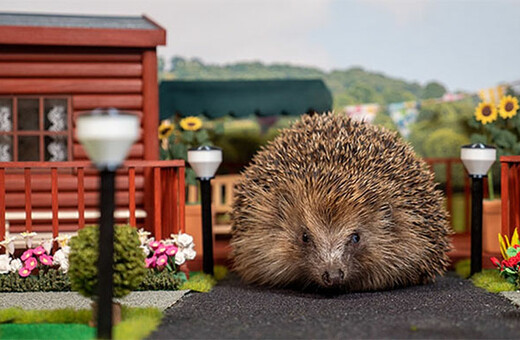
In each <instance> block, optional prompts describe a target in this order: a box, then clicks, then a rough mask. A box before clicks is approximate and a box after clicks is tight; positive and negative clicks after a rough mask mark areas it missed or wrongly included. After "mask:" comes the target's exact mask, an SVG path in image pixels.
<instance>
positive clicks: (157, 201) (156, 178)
mask: <svg viewBox="0 0 520 340" xmlns="http://www.w3.org/2000/svg"><path fill="white" fill-rule="evenodd" d="M153 183H154V191H153V197H154V202H153V203H154V204H153V205H154V236H155V239H156V240H160V239H162V232H161V229H162V223H161V168H159V167H154V169H153Z"/></svg>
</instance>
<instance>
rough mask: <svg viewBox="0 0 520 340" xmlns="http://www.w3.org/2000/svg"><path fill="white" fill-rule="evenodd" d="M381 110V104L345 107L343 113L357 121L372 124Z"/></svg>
mask: <svg viewBox="0 0 520 340" xmlns="http://www.w3.org/2000/svg"><path fill="white" fill-rule="evenodd" d="M379 110H380V105H379V104H361V105H348V106H345V107H344V109H343V111H344V112H345V114H346V115H347V116H349V117H350V118H352V119H353V120H357V121H364V122H368V123H372V122H373V121H374V118H375V117H376V115H377V113H378V112H379Z"/></svg>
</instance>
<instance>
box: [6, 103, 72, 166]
mask: <svg viewBox="0 0 520 340" xmlns="http://www.w3.org/2000/svg"><path fill="white" fill-rule="evenodd" d="M0 99H10V100H11V105H12V107H11V115H12V117H11V122H12V129H11V131H0V136H11V138H12V139H11V142H12V156H13V157H12V160H11V162H24V161H19V160H18V138H19V137H20V136H36V137H39V150H38V155H39V160H37V161H34V162H51V161H46V160H45V137H47V136H50V137H52V136H65V138H66V139H67V161H72V160H73V158H72V155H73V152H72V150H73V144H72V143H73V140H72V131H73V126H72V115H73V111H72V97H71V96H70V95H56V94H54V95H21V96H17V95H12V96H5V95H0ZM19 99H38V118H39V125H38V130H29V131H28V130H18V100H19ZM45 99H63V100H66V101H67V105H66V106H67V129H66V130H64V131H49V130H45V112H44V111H45V106H44V105H45ZM51 163H52V162H51Z"/></svg>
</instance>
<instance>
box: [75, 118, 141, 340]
mask: <svg viewBox="0 0 520 340" xmlns="http://www.w3.org/2000/svg"><path fill="white" fill-rule="evenodd" d="M76 136H77V138H78V140H79V141H80V142H81V144H82V145H83V147H84V148H85V151H86V152H87V155H88V156H89V158H90V159H91V160H92V162H94V164H95V165H96V167H97V168H98V170H99V171H100V177H101V183H100V196H101V197H100V201H99V210H100V213H101V217H100V221H99V225H100V227H99V259H98V320H97V327H98V328H97V337H98V338H99V339H111V338H112V293H113V292H112V289H113V253H114V206H115V202H114V181H115V172H116V169H117V168H118V167H119V166H120V165H121V164H122V163H123V161H124V159H125V158H126V155H127V154H128V151H129V149H130V147H131V146H132V144H133V143H134V142H135V141H136V140H137V139H138V137H139V119H138V118H137V116H134V115H128V114H121V113H119V111H118V110H116V109H109V110H94V111H92V112H91V113H90V114H87V115H82V116H80V117H78V119H77V129H76Z"/></svg>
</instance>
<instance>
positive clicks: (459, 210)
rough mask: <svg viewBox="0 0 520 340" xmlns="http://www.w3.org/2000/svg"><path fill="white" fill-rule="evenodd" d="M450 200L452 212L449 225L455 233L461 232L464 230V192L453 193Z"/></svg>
mask: <svg viewBox="0 0 520 340" xmlns="http://www.w3.org/2000/svg"><path fill="white" fill-rule="evenodd" d="M452 197H453V200H452V207H453V210H452V213H451V221H452V223H451V225H452V226H453V230H454V231H455V232H456V233H462V232H464V231H466V226H465V217H464V193H455V194H453V196H452Z"/></svg>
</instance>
